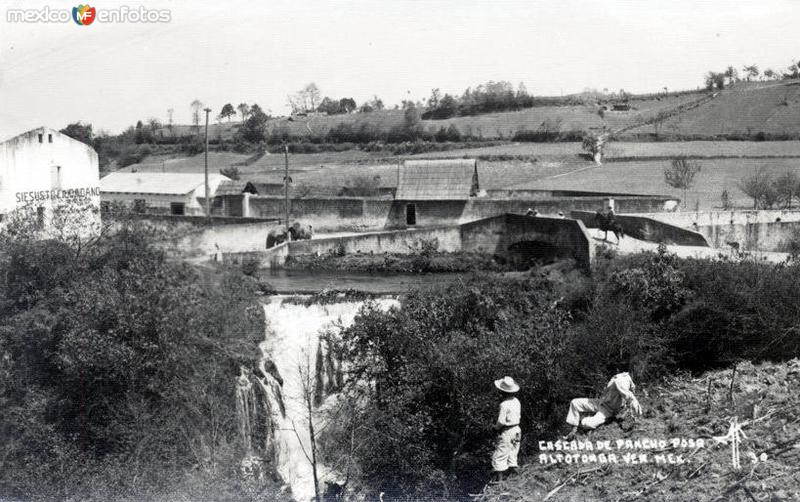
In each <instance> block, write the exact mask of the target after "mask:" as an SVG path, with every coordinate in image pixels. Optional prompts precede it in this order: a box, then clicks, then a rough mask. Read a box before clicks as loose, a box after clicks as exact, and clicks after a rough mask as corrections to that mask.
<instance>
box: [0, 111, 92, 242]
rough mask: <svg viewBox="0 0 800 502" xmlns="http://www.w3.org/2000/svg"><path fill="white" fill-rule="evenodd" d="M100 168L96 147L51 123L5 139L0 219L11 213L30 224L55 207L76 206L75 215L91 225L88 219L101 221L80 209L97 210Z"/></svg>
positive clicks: (0, 149) (42, 223)
mask: <svg viewBox="0 0 800 502" xmlns="http://www.w3.org/2000/svg"><path fill="white" fill-rule="evenodd" d="M99 173H100V171H99V167H98V159H97V152H95V151H94V149H93V148H92V147H91V146H89V145H87V144H86V143H83V142H81V141H78V140H75V139H73V138H71V137H69V136H67V135H66V134H62V133H60V132H58V131H56V130H55V129H50V128H48V127H39V128H36V129H32V130H30V131H27V132H24V133H22V134H19V135H17V136H14V137H13V138H10V139H8V140H6V141H3V142H2V143H0V221H1V220H4V219H7V218H8V217H9V216H10V214H11V213H15V214H17V215H19V216H20V217H22V218H23V219H26V220H30V222H31V223H32V224H33V226H34V227H37V228H45V227H46V226H48V225H49V224H50V223H52V221H53V215H54V214H56V212H58V213H59V214H62V215H63V214H64V211H73V210H80V211H81V215H80V218H76V221H77V220H79V219H81V218H83V219H84V222H83V223H85V224H86V228H89V227H90V226H91V225H90V223H92V222H95V221H96V222H97V223H99V220H97V219H96V218H90V217H89V215H83V213H84V212H85V211H84V210H91V211H93V212H94V213H95V214H96V213H97V211H96V209H97V207H98V206H99V205H100V189H99V182H98V180H99V176H100V175H99ZM84 216H85V217H84ZM59 221H61V222H62V223H63V221H64V220H63V219H60V220H59ZM98 227H99V225H98ZM92 231H93V230H92Z"/></svg>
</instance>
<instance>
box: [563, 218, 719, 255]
mask: <svg viewBox="0 0 800 502" xmlns="http://www.w3.org/2000/svg"><path fill="white" fill-rule="evenodd" d="M570 216H571V217H572V218H575V219H577V220H581V221H582V222H583V224H584V225H586V227H587V228H598V225H597V223H596V222H595V216H596V212H590V211H572V212H571V213H570ZM616 221H617V223H619V224H620V226H621V227H622V229H623V231H624V232H625V235H629V236H631V237H633V238H635V239H640V240H643V241H649V242H663V243H664V244H677V245H681V246H702V247H709V245H710V244H709V242H708V241H707V240H706V238H705V236H704V235H703V234H701V233H700V232H696V231H694V230H690V229H688V228H683V227H679V226H676V225H671V224H669V223H665V222H663V221H660V220H656V219H654V218H650V217H647V216H640V215H630V214H618V215H616Z"/></svg>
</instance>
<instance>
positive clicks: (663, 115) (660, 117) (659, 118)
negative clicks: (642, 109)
mask: <svg viewBox="0 0 800 502" xmlns="http://www.w3.org/2000/svg"><path fill="white" fill-rule="evenodd" d="M669 117H670V113H669V111H667V110H661V111H660V112H658V113H656V116H655V117H653V131H654V132H655V134H656V136H658V133H659V132H660V131H661V128H662V127H663V126H664V122H665V121H666V120H667V119H668V118H669Z"/></svg>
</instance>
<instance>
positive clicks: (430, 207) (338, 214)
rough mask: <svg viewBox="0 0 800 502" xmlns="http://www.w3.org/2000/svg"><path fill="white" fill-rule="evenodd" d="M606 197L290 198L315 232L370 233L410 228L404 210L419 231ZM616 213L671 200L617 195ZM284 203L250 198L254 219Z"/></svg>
mask: <svg viewBox="0 0 800 502" xmlns="http://www.w3.org/2000/svg"><path fill="white" fill-rule="evenodd" d="M604 199H605V197H604V196H591V197H557V198H544V199H537V198H527V199H522V198H513V199H509V198H473V199H467V200H449V201H447V200H446V201H431V200H423V201H399V200H392V199H391V198H387V197H383V198H382V197H370V198H359V197H329V198H304V199H290V219H292V220H297V221H299V222H301V223H303V224H306V225H311V226H312V227H313V228H314V229H315V231H317V232H335V231H369V230H381V229H399V228H407V227H408V226H409V225H407V224H406V208H407V206H408V205H410V204H413V205H414V207H415V209H416V217H417V218H416V225H415V226H416V227H431V226H441V225H457V224H461V223H467V222H470V221H475V220H479V219H482V218H490V217H492V216H498V215H501V214H505V213H516V214H524V213H525V212H526V211H527V210H528V208H533V209H536V210H537V211H539V213H540V214H543V215H547V214H550V215H556V214H558V212H559V211H560V212H563V213H564V214H568V213H569V211H572V210H585V211H595V210H597V209H600V208H602V207H603V201H604ZM614 200H615V202H616V207H617V212H620V213H641V212H650V211H661V210H662V209H663V208H664V204H665V203H666V202H667V201H669V200H671V199H669V198H668V197H661V196H652V197H615V198H614ZM284 204H285V202H284V199H283V198H280V197H269V196H251V197H250V201H249V214H250V216H252V217H269V218H280V219H282V218H284V211H285V209H284Z"/></svg>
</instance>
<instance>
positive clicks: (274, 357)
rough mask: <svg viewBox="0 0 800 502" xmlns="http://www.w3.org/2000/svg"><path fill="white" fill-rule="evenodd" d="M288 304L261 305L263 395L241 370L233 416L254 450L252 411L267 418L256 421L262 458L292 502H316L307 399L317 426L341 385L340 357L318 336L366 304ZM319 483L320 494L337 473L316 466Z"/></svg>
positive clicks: (260, 382)
mask: <svg viewBox="0 0 800 502" xmlns="http://www.w3.org/2000/svg"><path fill="white" fill-rule="evenodd" d="M286 298H287V297H280V296H279V297H274V298H273V299H272V300H271V301H270V302H269V303H267V304H265V305H264V313H265V317H266V324H267V326H266V337H265V340H264V341H263V342H262V343H261V344H260V348H261V353H262V358H261V362H260V364H259V372H258V373H260V375H257V376H256V377H255V380H256V382H258V387H259V388H260V389H261V391H260V392H258V393H257V395H256V394H254V390H253V385H249V387H248V384H251V383H252V382H251V380H250V379H249V378H248V377H247V375H246V374H245V370H243V371H242V374H241V375H240V376H239V377H238V380H237V382H238V385H237V389H236V397H237V411H238V412H239V423H240V431H241V432H242V435H243V438H245V434H249V436H248V437H247V438H246V439H245V441H244V443H245V446H250V447H255V448H256V449H258V448H259V445H258V444H255V445H253V444H252V443H253V440H252V438H253V437H254V429H255V427H256V422H255V421H256V420H257V419H258V417H257V412H256V409H257V408H258V405H260V406H261V408H263V409H264V410H265V412H264V415H266V416H264V417H261V418H260V420H262V421H263V424H262V425H263V426H265V429H266V434H265V436H266V440H265V444H263V448H264V454H265V455H266V456H267V458H269V459H271V460H272V461H273V462H274V465H275V468H276V470H277V472H278V474H279V475H280V476H281V478H282V479H283V480H284V481H285V482H286V483H287V484H288V485H289V486H290V487H291V489H292V495H293V496H294V498H295V500H309V499H311V498H313V497H314V476H313V470H312V463H311V461H310V457H311V447H312V444H311V436H310V434H309V427H308V425H309V423H308V420H309V413H308V407H307V405H308V403H307V401H306V399H307V398H308V399H311V400H312V404H313V407H314V409H315V411H314V412H312V413H311V415H312V420H315V424H316V420H317V419H318V418H319V417H318V416H317V415H318V412H321V411H322V410H323V409H324V408H325V398H326V397H327V396H329V395H330V394H332V393H334V392H336V391H338V390H340V389H341V387H342V385H343V383H344V382H343V370H342V361H341V357H338V356H337V354H335V353H334V352H335V350H334V348H333V346H332V344H331V343H330V342H329V341H328V340H326V339H325V337H324V336H321V334H323V333H326V332H334V333H335V332H336V331H337V330H339V329H342V328H344V327H347V326H349V325H350V324H352V323H353V319H354V318H355V316H356V314H357V313H358V311H359V309H360V308H361V306H362V305H363V303H364V302H342V303H333V304H328V305H317V304H312V305H298V304H294V303H291V302H285V301H284V300H285V299H286ZM377 303H378V305H379V306H381V307H382V308H385V309H388V308H389V307H390V306H393V305H397V301H396V300H392V299H384V300H379V301H378V302H377ZM245 382H246V383H245ZM256 399H258V401H259V402H258V403H256V402H255V400H256ZM318 460H319V459H318ZM317 477H318V479H319V483H320V490H322V487H324V482H325V481H337V482H339V481H341V479H339V478H340V474H339V473H337V472H335V471H334V470H333V469H330V468H328V467H327V466H324V465H321V463H320V462H319V461H318V462H317Z"/></svg>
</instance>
